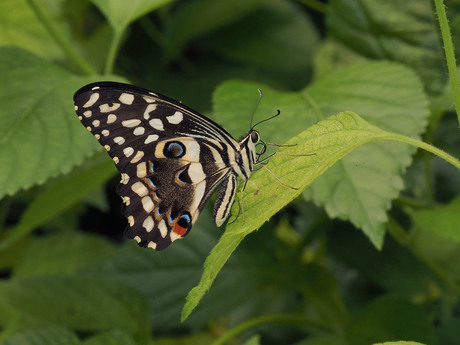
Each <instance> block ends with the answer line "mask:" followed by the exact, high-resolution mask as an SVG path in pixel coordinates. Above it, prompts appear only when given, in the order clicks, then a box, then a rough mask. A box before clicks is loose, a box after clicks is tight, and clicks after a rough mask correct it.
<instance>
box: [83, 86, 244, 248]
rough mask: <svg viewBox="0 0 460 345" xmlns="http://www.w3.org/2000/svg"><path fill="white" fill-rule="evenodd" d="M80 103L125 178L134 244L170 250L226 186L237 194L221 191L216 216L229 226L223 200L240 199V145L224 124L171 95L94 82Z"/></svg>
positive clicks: (126, 211) (85, 119)
mask: <svg viewBox="0 0 460 345" xmlns="http://www.w3.org/2000/svg"><path fill="white" fill-rule="evenodd" d="M74 101H75V109H76V112H77V114H78V116H79V118H80V120H81V122H82V123H83V125H84V126H85V127H86V128H87V129H88V130H89V131H90V132H91V133H92V134H93V135H94V136H95V137H96V138H97V139H98V140H99V142H100V143H101V145H102V146H104V148H105V149H106V150H107V151H108V153H109V155H110V156H111V157H112V159H113V160H114V162H115V164H116V166H117V168H118V169H119V170H120V172H121V173H122V178H121V181H120V184H119V186H118V188H117V193H118V194H119V195H120V196H121V197H122V198H123V201H124V209H123V213H124V215H125V216H126V217H127V218H128V226H127V230H126V234H127V236H128V237H129V238H134V239H136V240H137V241H138V242H139V244H140V245H142V246H145V247H147V246H149V247H152V248H154V249H157V250H160V249H164V248H166V247H167V246H169V245H170V244H171V242H172V241H174V240H176V239H178V238H181V237H183V236H185V235H186V234H187V233H188V231H190V229H191V227H192V226H193V224H194V223H195V221H196V219H197V218H198V215H199V214H200V212H201V211H202V209H203V207H204V205H205V204H206V202H207V201H208V199H209V198H210V196H211V195H212V193H213V192H214V191H215V189H216V188H217V187H218V186H219V184H220V183H221V182H222V181H223V180H225V181H226V183H225V189H226V190H227V194H228V193H229V191H230V192H231V193H233V195H228V196H227V195H226V194H225V193H220V194H221V195H222V196H221V197H220V203H219V205H220V208H219V209H218V210H217V211H216V210H215V215H217V214H219V217H220V218H219V223H220V224H221V223H222V222H223V221H225V219H226V217H227V216H228V211H229V207H230V206H231V204H230V205H225V204H223V203H222V201H227V202H230V201H233V197H234V192H235V188H234V186H235V185H236V175H235V173H234V171H233V170H232V165H235V162H236V160H237V157H236V156H235V154H236V152H237V149H238V148H239V143H238V142H236V141H235V140H234V139H233V138H232V137H231V136H230V134H228V133H227V132H226V131H225V130H223V129H222V128H221V127H220V126H219V125H217V124H216V123H214V122H212V121H211V120H209V119H207V118H205V117H204V116H202V115H200V114H198V113H196V112H194V111H193V110H191V109H190V108H187V107H186V106H184V105H182V104H181V103H178V102H176V101H174V100H172V99H170V98H168V97H165V96H162V95H159V94H156V93H153V92H150V91H148V90H145V89H141V88H136V87H133V86H131V85H126V84H119V83H111V82H102V83H95V84H90V85H87V86H85V87H83V88H82V89H80V90H79V91H77V92H76V94H75V96H74ZM229 181H230V182H229ZM227 186H230V187H232V188H233V189H230V188H228V187H227ZM224 197H225V198H226V199H225V200H224V199H223V198H224ZM218 198H219V197H218ZM227 199H228V200H227ZM227 210H228V211H227ZM224 216H225V217H224ZM215 219H216V223H217V222H218V220H217V216H215ZM220 224H218V225H220Z"/></svg>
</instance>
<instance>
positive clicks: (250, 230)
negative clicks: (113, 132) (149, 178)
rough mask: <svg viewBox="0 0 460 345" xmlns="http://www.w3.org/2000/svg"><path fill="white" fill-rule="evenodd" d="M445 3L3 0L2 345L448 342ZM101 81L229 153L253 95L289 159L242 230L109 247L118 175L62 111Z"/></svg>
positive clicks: (451, 328) (237, 209) (453, 150)
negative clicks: (191, 121) (213, 126)
mask: <svg viewBox="0 0 460 345" xmlns="http://www.w3.org/2000/svg"><path fill="white" fill-rule="evenodd" d="M435 2H436V9H437V12H438V13H439V21H440V24H439V25H438V23H437V21H438V18H437V16H436V14H435V13H434V11H433V8H434V6H433V4H432V3H431V2H430V1H428V0H423V1H420V0H407V1H404V2H400V1H396V0H391V1H378V0H368V1H364V2H363V1H357V0H345V1H342V0H331V1H330V2H329V3H327V4H326V5H324V4H319V3H317V2H316V1H314V0H313V1H299V2H295V1H288V0H257V1H246V0H222V1H214V0H193V1H180V2H173V1H168V0H136V1H122V0H107V1H106V0H86V1H80V0H60V1H51V0H2V2H1V4H0V75H1V76H2V83H0V164H1V167H2V169H1V170H0V197H1V198H2V199H1V201H0V221H1V224H2V225H3V226H2V229H1V232H0V269H1V272H2V275H1V278H0V330H1V332H0V344H2V345H3V344H27V345H28V344H34V345H42V344H46V345H49V344H51V345H54V344H85V345H98V344H113V345H117V344H128V345H135V344H154V343H155V344H160V345H161V344H164V345H167V344H184V345H186V344H214V345H217V344H225V343H227V342H229V341H230V340H232V339H234V338H237V340H234V341H236V342H238V343H241V344H248V345H249V344H251V345H256V344H266V343H267V344H274V343H279V344H296V345H319V344H333V345H349V344H353V345H360V344H363V345H364V344H385V345H386V344H391V345H403V344H404V345H411V344H447V345H449V344H456V343H457V342H458V329H459V327H460V318H459V316H458V312H456V310H458V305H459V303H460V301H459V297H460V284H459V283H458V282H459V281H460V270H459V269H458V267H460V235H459V234H460V232H459V229H460V224H459V219H460V218H459V217H458V214H459V212H460V206H459V202H460V198H459V197H458V194H459V192H460V175H459V174H458V170H459V169H460V162H459V161H458V160H457V159H456V158H454V157H452V156H451V155H450V154H453V155H457V156H458V155H459V153H460V152H459V147H460V146H459V144H460V142H459V140H458V120H457V119H456V116H455V114H454V112H453V108H452V104H456V105H458V104H460V95H458V93H459V92H458V90H459V87H458V85H457V83H458V78H456V77H455V76H454V75H453V73H455V68H456V67H457V66H456V65H455V57H454V56H453V54H454V48H453V47H455V46H456V45H455V44H454V45H452V44H451V42H450V41H451V40H453V41H454V42H458V40H459V37H460V26H459V25H458V23H459V20H458V14H459V13H460V7H459V6H458V4H457V3H455V2H454V1H446V5H447V8H448V12H447V18H449V22H448V21H447V20H446V18H445V16H444V12H442V10H443V8H444V7H443V6H442V1H441V0H436V1H435ZM306 4H308V5H306ZM322 9H324V13H322V12H318V11H321V10H322ZM441 12H442V13H441ZM448 23H450V25H451V26H450V31H449V26H448ZM438 26H440V27H441V34H442V41H441V39H440V34H439V31H438ZM450 34H452V35H453V37H449V36H450ZM457 46H458V45H457ZM442 47H446V50H445V51H444V50H443V48H442ZM456 53H457V54H458V48H457V51H456ZM445 61H447V63H448V64H449V69H447V68H446V63H445ZM448 72H449V73H451V75H448ZM449 79H451V82H452V83H453V85H452V86H450V84H449V82H448V80H449ZM100 80H116V81H125V82H126V81H128V80H129V81H130V82H132V83H133V84H137V85H139V86H143V87H147V88H151V89H153V90H156V91H159V92H161V93H163V94H167V95H169V96H170V97H173V98H176V99H178V100H181V101H183V102H184V103H186V104H188V105H189V106H192V107H193V108H195V109H197V110H199V111H201V112H203V113H205V114H207V115H208V116H210V117H212V118H213V119H215V120H216V121H217V122H218V123H220V124H221V125H222V126H223V127H225V128H226V129H227V130H228V131H229V132H230V133H232V134H233V135H234V136H235V138H238V137H240V136H241V135H243V134H244V133H246V132H247V131H248V128H249V120H250V117H251V114H252V112H253V111H254V107H255V106H256V103H257V100H258V96H259V95H258V93H257V89H258V88H260V89H262V91H263V98H262V100H261V103H260V105H259V106H258V108H257V109H256V112H255V119H254V121H255V122H257V121H261V120H263V119H266V118H268V117H270V116H272V115H274V114H276V111H277V109H279V110H280V112H281V115H280V116H279V117H276V118H274V119H272V120H270V121H267V122H264V123H262V124H260V125H258V126H257V130H258V131H260V133H261V136H262V138H263V139H264V140H265V141H267V142H270V143H277V144H286V146H282V147H279V148H278V147H270V149H271V150H272V151H270V152H268V154H270V153H274V152H275V151H276V150H279V153H280V154H277V155H274V156H273V157H272V158H271V159H270V160H269V162H268V164H267V165H266V166H265V167H264V168H262V169H261V170H260V171H258V172H255V173H254V174H253V176H251V179H250V180H249V181H248V183H247V186H246V189H245V190H244V192H243V194H242V201H243V207H244V221H243V214H242V211H243V210H242V209H241V205H239V204H238V202H236V203H235V204H234V205H233V209H232V215H233V217H231V220H230V222H229V223H228V224H227V226H226V228H225V229H224V232H223V233H222V231H221V230H220V229H216V227H215V225H213V223H212V215H211V213H210V212H209V210H208V209H205V210H204V211H203V213H202V215H201V216H200V218H199V220H198V222H197V223H196V224H195V226H194V229H193V231H192V232H191V233H190V234H189V235H188V236H187V238H186V239H185V240H183V241H178V242H179V243H174V245H172V246H171V247H170V248H168V250H166V251H164V252H153V251H151V250H146V249H144V248H139V247H138V246H137V245H136V243H134V241H126V242H123V243H119V241H118V240H119V239H120V238H121V234H122V231H123V228H124V226H125V220H123V218H122V217H121V215H120V214H119V205H120V201H119V200H118V198H117V197H116V196H115V195H114V194H115V193H114V190H115V185H116V180H117V179H118V176H117V174H118V173H117V172H116V169H114V166H113V163H112V161H111V160H110V158H108V156H107V154H106V153H105V152H102V151H103V150H101V148H100V145H99V144H98V143H97V141H96V140H95V139H94V138H93V137H92V136H91V135H90V134H88V133H87V131H86V130H85V129H84V128H83V126H82V125H81V123H80V122H79V120H78V118H77V116H76V115H75V113H74V110H73V104H72V95H73V93H74V92H75V91H76V90H77V89H78V88H79V87H81V86H82V85H84V84H87V83H90V82H93V81H100ZM451 90H452V91H451ZM211 108H212V109H211ZM436 147H441V148H442V150H441V149H438V148H436ZM417 148H421V149H423V150H419V151H416V149H417ZM446 152H449V153H450V154H448V153H446ZM446 162H447V163H448V164H446ZM455 168H457V169H455ZM275 176H276V177H275ZM112 177H113V179H112ZM101 195H102V196H103V198H102V199H101ZM104 205H110V207H106V206H104ZM286 206H287V207H286ZM107 210H108V211H107ZM256 230H259V231H256ZM103 233H104V234H106V235H102V234H103ZM110 238H111V239H112V240H113V241H112V240H111V239H110ZM203 266H204V268H203ZM184 303H185V305H184ZM181 320H182V322H181Z"/></svg>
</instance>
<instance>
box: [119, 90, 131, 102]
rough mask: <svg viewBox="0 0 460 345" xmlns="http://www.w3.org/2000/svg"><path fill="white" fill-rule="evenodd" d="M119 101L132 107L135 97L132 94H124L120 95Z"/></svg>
mask: <svg viewBox="0 0 460 345" xmlns="http://www.w3.org/2000/svg"><path fill="white" fill-rule="evenodd" d="M118 100H119V101H120V102H121V103H123V104H127V105H131V104H133V101H134V95H133V94H131V93H126V92H124V93H122V94H121V95H120V97H119V98H118Z"/></svg>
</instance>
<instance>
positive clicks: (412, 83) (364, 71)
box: [303, 63, 428, 248]
mask: <svg viewBox="0 0 460 345" xmlns="http://www.w3.org/2000/svg"><path fill="white" fill-rule="evenodd" d="M307 92H308V93H307ZM307 92H305V93H303V94H304V95H306V96H307V95H308V97H311V98H312V99H313V100H314V102H315V103H316V105H317V107H318V108H319V109H320V110H321V113H322V114H323V116H325V117H327V116H329V115H331V114H335V113H336V112H339V111H342V110H343V109H351V110H353V111H355V112H357V113H359V114H360V116H362V117H363V118H365V119H366V120H367V121H369V122H370V123H372V124H375V125H378V126H379V127H380V128H381V129H384V130H387V131H391V132H394V133H401V134H404V135H406V136H409V137H412V138H419V137H420V135H421V134H422V133H423V131H424V130H425V127H426V125H427V117H428V101H427V99H426V96H425V94H424V92H423V89H422V85H421V83H420V81H419V79H418V77H417V76H416V75H415V74H414V73H413V72H412V71H411V70H409V69H407V68H405V67H403V66H401V65H397V64H391V63H378V64H375V63H363V64H357V65H354V66H351V67H349V68H345V69H343V70H340V71H337V72H335V73H333V74H329V75H328V76H326V77H325V78H323V79H321V80H320V81H318V82H316V83H314V84H313V85H312V86H311V87H310V88H309V89H307ZM310 152H314V151H312V150H310ZM413 153H414V148H413V147H412V146H409V145H405V144H400V143H394V142H383V141H380V142H375V143H371V144H369V145H366V146H364V147H361V148H359V149H358V150H356V151H354V152H352V153H351V154H350V155H348V156H347V157H345V158H344V159H343V160H341V161H340V162H339V164H337V165H336V166H334V167H333V168H332V169H330V170H328V171H327V172H325V174H323V175H322V176H321V177H320V178H319V179H318V181H316V182H315V184H313V185H312V187H311V188H309V190H307V191H306V192H305V193H304V196H306V197H307V198H311V199H313V201H314V202H315V203H316V204H317V205H320V206H324V207H325V209H326V211H327V213H328V214H329V216H330V217H332V218H336V217H339V218H341V219H347V220H350V221H351V222H352V223H353V224H354V225H355V226H356V227H358V228H360V229H362V230H363V231H364V233H365V234H366V235H367V236H368V237H369V239H370V240H371V241H372V243H373V244H374V245H375V246H376V247H377V248H381V247H382V243H383V237H384V234H385V222H386V220H387V216H386V212H387V211H388V210H389V208H390V206H391V201H392V200H393V199H394V198H396V197H397V196H398V195H399V192H400V191H401V190H402V189H403V187H404V185H403V180H402V175H403V174H404V172H405V170H406V168H407V167H408V166H409V165H410V164H411V162H412V157H411V156H412V154H413ZM376 181H378V182H376Z"/></svg>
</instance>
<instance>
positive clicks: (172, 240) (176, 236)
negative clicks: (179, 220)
mask: <svg viewBox="0 0 460 345" xmlns="http://www.w3.org/2000/svg"><path fill="white" fill-rule="evenodd" d="M169 238H171V242H174V241H175V240H178V239H179V238H182V236H181V235H178V234H176V233H175V232H174V231H171V233H170V234H169Z"/></svg>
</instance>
